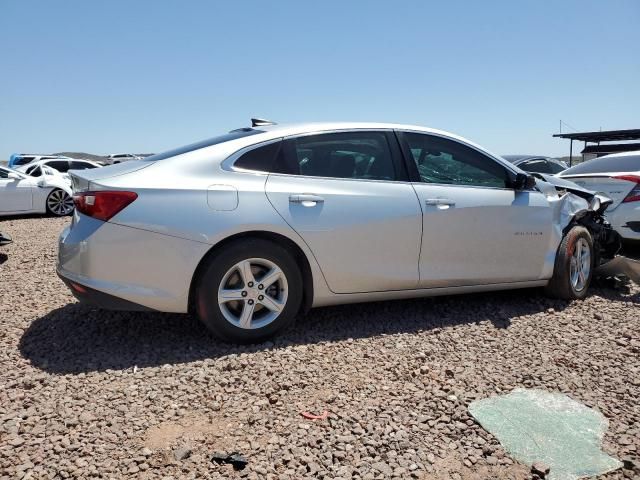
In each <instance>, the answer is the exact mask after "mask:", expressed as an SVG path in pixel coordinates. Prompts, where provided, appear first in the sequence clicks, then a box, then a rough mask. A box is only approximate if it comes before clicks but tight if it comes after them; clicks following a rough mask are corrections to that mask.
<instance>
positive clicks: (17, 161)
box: [7, 153, 69, 168]
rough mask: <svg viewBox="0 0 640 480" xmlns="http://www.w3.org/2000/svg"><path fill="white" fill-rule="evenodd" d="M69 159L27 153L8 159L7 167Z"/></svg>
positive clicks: (61, 156) (59, 156)
mask: <svg viewBox="0 0 640 480" xmlns="http://www.w3.org/2000/svg"><path fill="white" fill-rule="evenodd" d="M68 158H69V157H65V156H64V155H32V154H29V153H14V154H13V155H11V157H10V158H9V163H8V164H7V166H8V167H9V168H18V167H20V166H22V165H27V164H29V163H32V162H38V161H41V160H58V159H68Z"/></svg>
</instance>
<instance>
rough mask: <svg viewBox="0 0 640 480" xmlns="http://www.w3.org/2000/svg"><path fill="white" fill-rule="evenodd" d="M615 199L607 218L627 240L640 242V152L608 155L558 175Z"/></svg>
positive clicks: (606, 213)
mask: <svg viewBox="0 0 640 480" xmlns="http://www.w3.org/2000/svg"><path fill="white" fill-rule="evenodd" d="M558 176H559V177H562V178H564V179H567V180H571V181H572V182H574V183H577V184H578V185H580V186H581V187H584V188H587V189H589V190H592V191H594V192H602V193H604V194H605V195H606V196H608V197H609V198H611V199H612V200H613V203H612V204H611V205H610V206H609V208H607V211H606V212H605V217H606V218H607V220H608V221H609V223H611V226H612V227H613V228H614V229H615V230H616V231H617V232H618V233H619V234H620V236H621V237H622V238H623V239H624V240H638V241H640V151H636V152H624V153H616V154H613V155H606V156H604V157H600V158H596V159H594V160H589V161H586V162H583V163H580V164H578V165H576V166H574V167H571V168H569V169H567V170H565V171H564V172H562V173H560V174H559V175H558Z"/></svg>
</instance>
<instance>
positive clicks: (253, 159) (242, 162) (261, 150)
mask: <svg viewBox="0 0 640 480" xmlns="http://www.w3.org/2000/svg"><path fill="white" fill-rule="evenodd" d="M281 143H282V142H274V143H270V144H269V145H264V146H262V147H257V148H254V149H252V150H249V151H248V152H246V153H245V154H243V155H242V156H241V157H240V158H238V159H237V160H236V161H235V163H234V164H233V166H234V167H237V168H242V169H244V170H253V171H257V172H271V171H272V169H273V163H274V160H275V159H276V156H277V155H278V153H279V152H280V145H281Z"/></svg>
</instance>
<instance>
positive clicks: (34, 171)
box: [26, 165, 41, 177]
mask: <svg viewBox="0 0 640 480" xmlns="http://www.w3.org/2000/svg"><path fill="white" fill-rule="evenodd" d="M26 173H27V175H31V176H32V177H39V176H40V175H41V172H40V167H39V166H38V165H34V166H33V167H29V168H27V172H26Z"/></svg>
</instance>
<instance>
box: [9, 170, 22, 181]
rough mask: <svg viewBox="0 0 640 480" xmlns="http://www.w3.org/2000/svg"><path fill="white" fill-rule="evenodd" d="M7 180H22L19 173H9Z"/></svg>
mask: <svg viewBox="0 0 640 480" xmlns="http://www.w3.org/2000/svg"><path fill="white" fill-rule="evenodd" d="M7 178H8V179H9V180H20V175H18V174H17V173H13V172H9V173H7Z"/></svg>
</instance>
